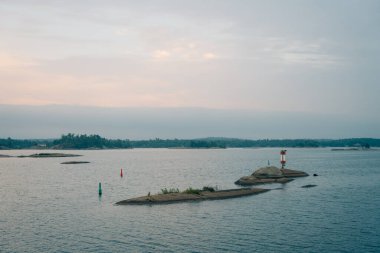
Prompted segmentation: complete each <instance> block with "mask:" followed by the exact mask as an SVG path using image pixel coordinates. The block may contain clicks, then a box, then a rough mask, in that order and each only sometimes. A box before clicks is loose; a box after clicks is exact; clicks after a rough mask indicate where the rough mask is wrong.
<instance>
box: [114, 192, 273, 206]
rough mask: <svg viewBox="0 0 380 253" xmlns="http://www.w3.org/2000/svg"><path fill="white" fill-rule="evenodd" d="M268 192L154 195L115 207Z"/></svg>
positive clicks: (119, 203)
mask: <svg viewBox="0 0 380 253" xmlns="http://www.w3.org/2000/svg"><path fill="white" fill-rule="evenodd" d="M267 191H269V190H268V189H260V188H241V189H229V190H221V191H215V192H210V191H202V192H200V193H199V194H189V193H169V194H156V195H151V196H142V197H138V198H132V199H127V200H123V201H119V202H117V203H116V205H151V204H170V203H179V202H186V201H202V200H217V199H228V198H237V197H243V196H249V195H254V194H259V193H263V192H267Z"/></svg>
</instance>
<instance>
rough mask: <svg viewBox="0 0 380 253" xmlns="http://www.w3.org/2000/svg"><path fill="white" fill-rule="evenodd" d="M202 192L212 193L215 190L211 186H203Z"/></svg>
mask: <svg viewBox="0 0 380 253" xmlns="http://www.w3.org/2000/svg"><path fill="white" fill-rule="evenodd" d="M202 191H207V192H214V191H215V188H214V187H211V186H203V189H202Z"/></svg>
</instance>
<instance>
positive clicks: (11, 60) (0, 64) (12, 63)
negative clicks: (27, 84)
mask: <svg viewBox="0 0 380 253" xmlns="http://www.w3.org/2000/svg"><path fill="white" fill-rule="evenodd" d="M36 64H37V62H36V61H33V60H32V59H28V58H25V57H20V56H15V55H13V54H10V53H7V52H1V51H0V68H2V69H3V70H4V69H9V68H20V67H28V66H35V65H36Z"/></svg>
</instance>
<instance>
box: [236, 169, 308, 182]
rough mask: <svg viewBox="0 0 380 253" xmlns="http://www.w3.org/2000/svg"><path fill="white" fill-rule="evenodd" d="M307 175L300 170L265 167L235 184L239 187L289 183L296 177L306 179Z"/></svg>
mask: <svg viewBox="0 0 380 253" xmlns="http://www.w3.org/2000/svg"><path fill="white" fill-rule="evenodd" d="M305 176H308V174H307V173H305V172H303V171H298V170H289V169H279V168H277V167H274V166H268V167H263V168H260V169H258V170H256V171H255V172H253V173H252V175H250V176H245V177H241V178H240V179H239V180H237V181H236V182H235V184H238V185H244V186H246V185H257V184H267V183H281V184H284V183H288V182H290V181H292V180H294V179H293V178H294V177H305Z"/></svg>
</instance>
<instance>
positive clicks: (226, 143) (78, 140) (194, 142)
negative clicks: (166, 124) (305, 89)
mask: <svg viewBox="0 0 380 253" xmlns="http://www.w3.org/2000/svg"><path fill="white" fill-rule="evenodd" d="M373 147H380V139H375V138H349V139H259V140H249V139H237V138H224V137H209V138H198V139H160V138H155V139H149V140H129V139H124V140H120V139H106V138H104V137H101V136H99V135H86V134H82V135H75V134H67V135H62V136H61V138H60V139H39V140H33V139H21V140H18V139H12V138H6V139H0V150H15V149H39V150H45V149H53V150H101V149H131V148H170V149H226V148H336V149H339V150H340V149H358V150H368V149H371V148H373Z"/></svg>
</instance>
